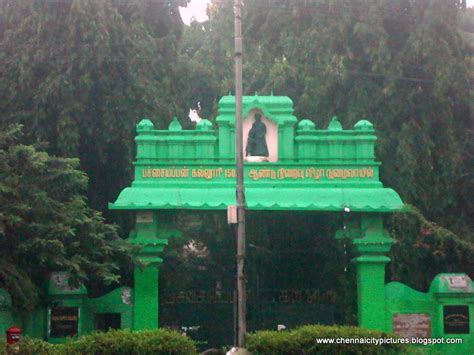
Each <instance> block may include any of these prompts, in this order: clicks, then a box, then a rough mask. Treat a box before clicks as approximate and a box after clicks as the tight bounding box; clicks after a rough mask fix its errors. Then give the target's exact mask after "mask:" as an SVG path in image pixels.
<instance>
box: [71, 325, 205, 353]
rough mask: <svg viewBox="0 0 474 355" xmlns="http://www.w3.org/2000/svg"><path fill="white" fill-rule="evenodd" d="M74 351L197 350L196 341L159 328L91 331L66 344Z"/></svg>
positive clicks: (189, 351) (178, 351)
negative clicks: (138, 330)
mask: <svg viewBox="0 0 474 355" xmlns="http://www.w3.org/2000/svg"><path fill="white" fill-rule="evenodd" d="M65 350H66V352H67V354H68V355H71V354H78V353H79V354H90V355H93V354H100V355H108V354H110V355H112V354H113V355H119V354H140V355H145V354H167V355H181V354H186V355H188V354H189V355H191V354H197V351H196V346H195V344H194V342H193V341H192V340H191V339H189V338H187V337H185V336H183V335H181V334H179V333H177V332H174V331H171V330H167V329H157V330H145V331H140V332H133V331H131V330H128V329H125V330H109V331H108V332H105V333H102V332H97V333H92V334H89V335H84V336H82V337H80V338H79V339H77V340H75V341H73V342H70V343H68V344H66V345H65Z"/></svg>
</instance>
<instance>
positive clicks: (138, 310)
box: [133, 265, 159, 330]
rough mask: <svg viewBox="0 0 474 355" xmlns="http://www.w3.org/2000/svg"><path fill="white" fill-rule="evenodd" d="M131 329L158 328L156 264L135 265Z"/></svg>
mask: <svg viewBox="0 0 474 355" xmlns="http://www.w3.org/2000/svg"><path fill="white" fill-rule="evenodd" d="M134 277H135V290H134V294H135V300H134V317H133V329H134V330H143V329H156V328H158V304H159V303H158V302H159V299H158V266H157V265H156V266H155V265H152V266H146V267H145V268H143V269H141V268H140V267H135V272H134Z"/></svg>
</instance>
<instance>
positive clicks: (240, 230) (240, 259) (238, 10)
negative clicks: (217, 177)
mask: <svg viewBox="0 0 474 355" xmlns="http://www.w3.org/2000/svg"><path fill="white" fill-rule="evenodd" d="M234 11H235V21H234V29H235V36H234V47H235V164H236V175H237V187H236V195H237V196H236V197H237V318H238V320H237V346H238V347H241V348H243V347H245V333H246V332H247V321H246V315H247V305H246V292H245V275H244V264H245V191H244V172H243V160H244V157H243V137H242V136H243V133H242V22H241V19H242V2H241V0H235V7H234Z"/></svg>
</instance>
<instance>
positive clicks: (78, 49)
mask: <svg viewBox="0 0 474 355" xmlns="http://www.w3.org/2000/svg"><path fill="white" fill-rule="evenodd" d="M185 3H186V1H185V0H169V1H114V0H105V1H104V0H73V1H59V2H56V1H29V0H27V1H15V0H1V1H0V19H1V21H0V22H1V25H0V26H1V27H0V48H1V51H0V63H1V65H0V112H2V121H3V122H7V123H21V124H23V125H24V126H25V136H26V139H27V141H28V142H36V141H41V142H47V143H48V152H49V153H53V154H58V155H62V156H67V157H79V158H80V164H81V165H80V166H81V169H82V170H84V171H85V172H86V173H87V174H88V176H89V188H88V192H89V199H90V201H91V204H92V206H93V207H94V208H98V209H101V210H102V211H103V212H105V211H106V206H107V202H109V201H111V200H112V199H114V198H115V197H116V195H117V194H118V192H119V191H120V189H121V188H122V187H123V186H125V185H127V184H128V183H130V179H131V160H132V153H133V145H132V142H133V135H134V126H135V124H136V122H137V121H138V120H139V119H140V118H142V117H151V118H152V119H153V120H154V121H155V122H157V123H159V125H163V124H164V123H166V122H168V120H169V119H170V118H171V117H172V115H174V114H176V113H181V112H180V111H179V107H178V106H177V102H179V101H178V100H177V97H178V94H179V91H178V89H177V88H176V87H175V85H174V78H175V77H176V76H177V75H179V74H178V73H175V66H174V62H175V56H176V47H177V45H178V41H179V38H180V36H181V32H182V22H181V19H180V17H179V13H178V10H177V7H178V5H183V4H185Z"/></svg>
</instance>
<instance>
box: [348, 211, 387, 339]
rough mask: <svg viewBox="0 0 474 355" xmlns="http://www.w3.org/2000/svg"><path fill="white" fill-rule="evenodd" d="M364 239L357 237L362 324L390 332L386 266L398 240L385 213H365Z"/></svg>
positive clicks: (363, 222) (362, 222)
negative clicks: (385, 224) (386, 222)
mask: <svg viewBox="0 0 474 355" xmlns="http://www.w3.org/2000/svg"><path fill="white" fill-rule="evenodd" d="M361 234H362V235H361V238H356V239H354V245H355V247H356V250H357V251H358V252H360V254H361V255H360V256H359V257H357V258H355V259H354V260H353V262H355V263H356V265H357V266H356V267H357V305H358V321H359V326H360V327H363V328H367V329H374V330H381V331H388V329H385V328H386V322H385V317H386V314H387V311H386V307H385V265H386V264H387V263H388V262H389V261H390V258H388V257H387V256H386V255H385V254H387V253H388V252H389V251H390V248H391V246H392V244H393V243H394V241H393V239H391V238H390V237H389V235H388V233H387V231H386V230H385V229H384V227H383V219H382V216H381V215H377V214H374V215H363V216H362V218H361Z"/></svg>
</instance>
